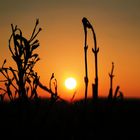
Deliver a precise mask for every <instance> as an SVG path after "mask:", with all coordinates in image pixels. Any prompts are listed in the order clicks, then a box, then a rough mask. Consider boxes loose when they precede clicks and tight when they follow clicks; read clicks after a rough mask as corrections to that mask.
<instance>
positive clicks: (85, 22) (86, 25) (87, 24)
mask: <svg viewBox="0 0 140 140" xmlns="http://www.w3.org/2000/svg"><path fill="white" fill-rule="evenodd" d="M82 22H83V25H84V32H85V47H84V51H85V73H86V75H85V100H87V88H88V73H87V49H88V46H87V29H91V31H92V33H93V40H94V48H92V52H93V53H94V56H95V84H93V85H92V87H93V97H94V99H95V100H96V99H97V98H98V63H97V54H98V52H99V48H97V41H96V34H95V31H94V29H93V26H92V25H91V24H90V22H89V21H88V20H87V18H85V17H84V18H83V19H82Z"/></svg>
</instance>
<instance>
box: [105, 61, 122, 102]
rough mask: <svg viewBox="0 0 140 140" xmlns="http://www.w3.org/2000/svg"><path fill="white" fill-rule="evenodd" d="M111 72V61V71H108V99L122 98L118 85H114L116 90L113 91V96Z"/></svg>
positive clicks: (112, 70)
mask: <svg viewBox="0 0 140 140" xmlns="http://www.w3.org/2000/svg"><path fill="white" fill-rule="evenodd" d="M113 72H114V63H113V62H112V68H111V72H110V73H109V77H110V89H109V95H108V99H110V100H112V99H117V98H119V99H123V93H122V92H121V91H119V89H120V86H117V87H116V90H115V92H114V96H113V77H114V75H113Z"/></svg>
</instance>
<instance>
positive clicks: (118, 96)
mask: <svg viewBox="0 0 140 140" xmlns="http://www.w3.org/2000/svg"><path fill="white" fill-rule="evenodd" d="M119 89H120V86H117V87H116V90H115V93H114V99H123V98H124V97H123V93H122V92H121V91H119Z"/></svg>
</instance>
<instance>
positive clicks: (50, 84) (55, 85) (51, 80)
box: [49, 73, 58, 102]
mask: <svg viewBox="0 0 140 140" xmlns="http://www.w3.org/2000/svg"><path fill="white" fill-rule="evenodd" d="M53 80H54V81H53ZM52 82H53V85H54V90H55V91H54V94H51V101H52V102H55V101H56V100H57V96H58V95H57V80H56V78H55V77H54V73H52V76H51V78H50V81H49V87H50V91H51V92H53V91H52Z"/></svg>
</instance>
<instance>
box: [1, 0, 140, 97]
mask: <svg viewBox="0 0 140 140" xmlns="http://www.w3.org/2000/svg"><path fill="white" fill-rule="evenodd" d="M83 17H87V18H88V20H89V21H90V22H91V24H92V25H93V27H94V30H95V32H96V37H97V45H98V47H99V48H100V51H99V54H98V58H99V61H98V66H99V75H98V76H99V77H98V78H99V96H106V97H107V96H108V93H109V80H110V79H109V75H108V73H109V72H110V70H111V63H112V61H113V62H114V64H115V69H114V75H115V77H114V79H113V80H114V81H113V89H114V90H115V88H116V86H117V85H120V90H121V91H122V92H123V93H124V96H125V97H140V1H139V0H0V64H1V65H2V63H3V61H4V59H5V58H7V62H8V63H7V66H9V65H10V64H12V61H11V60H12V58H11V54H10V52H9V49H8V39H9V37H10V35H11V26H10V25H11V23H13V24H14V25H18V27H19V28H21V29H22V31H23V34H24V35H25V37H27V38H28V37H30V35H31V33H32V30H33V27H34V25H35V20H36V19H37V18H39V20H40V24H39V26H40V27H41V28H42V29H43V30H42V31H41V32H40V33H39V35H38V39H39V41H40V47H39V48H38V49H37V53H38V54H39V56H40V58H41V60H40V61H39V62H38V63H37V64H36V67H35V70H36V71H37V72H38V74H39V75H40V77H41V79H40V80H41V81H42V83H44V84H45V85H46V86H48V83H49V78H50V77H51V74H52V72H54V73H55V77H56V79H57V80H58V93H59V95H60V96H61V97H63V98H65V99H70V98H71V97H72V95H73V93H74V92H75V91H76V92H77V94H76V97H75V98H78V97H84V76H85V71H84V68H85V67H84V30H83V25H82V21H81V20H82V18H83ZM88 37H89V39H88V46H89V48H88V69H89V88H88V95H89V96H91V84H92V83H94V78H95V77H94V75H95V71H94V69H95V68H94V55H93V53H92V50H91V49H92V47H93V38H92V33H91V32H90V31H89V32H88ZM67 77H74V78H75V79H76V80H77V87H76V89H75V90H72V91H70V90H68V89H66V88H65V86H64V81H65V79H66V78H67ZM46 94H47V93H46V92H44V91H42V90H40V96H45V95H46Z"/></svg>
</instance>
